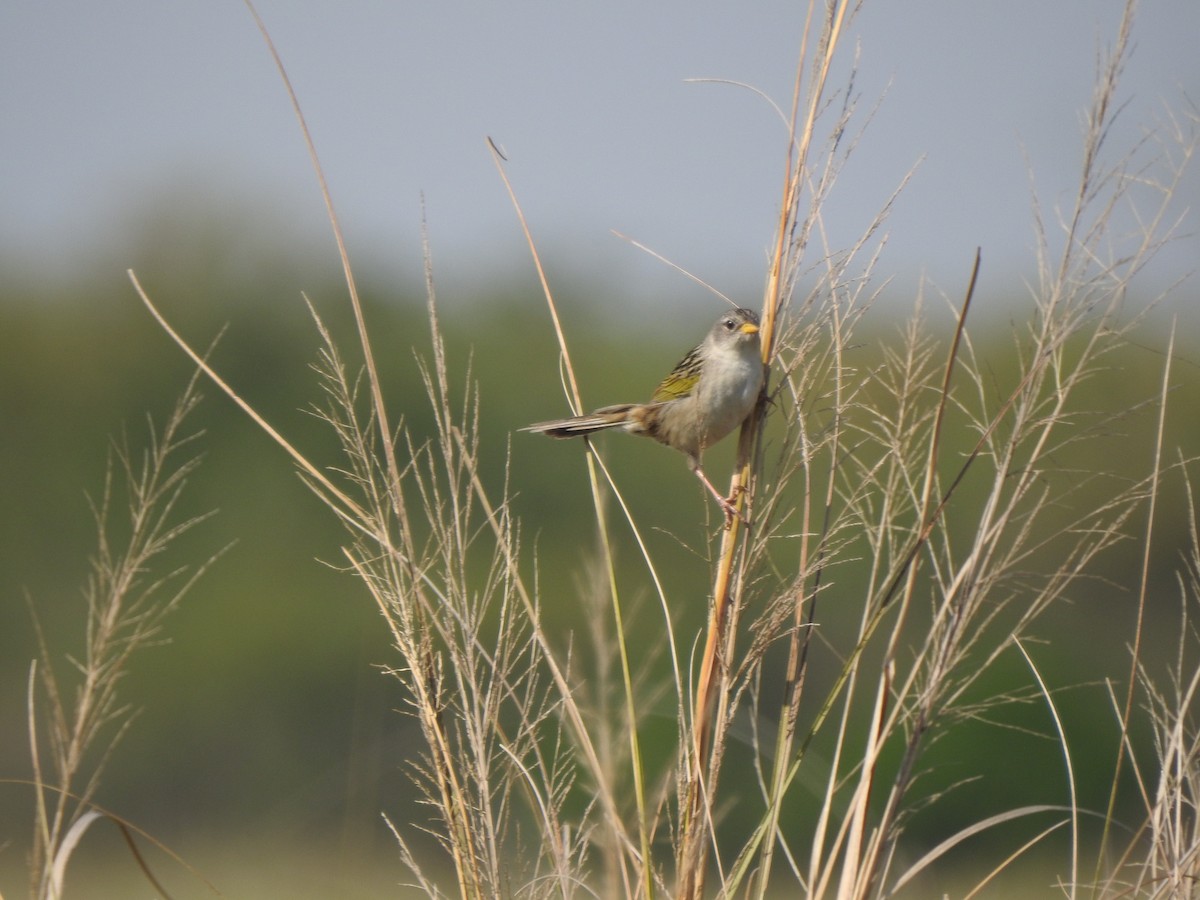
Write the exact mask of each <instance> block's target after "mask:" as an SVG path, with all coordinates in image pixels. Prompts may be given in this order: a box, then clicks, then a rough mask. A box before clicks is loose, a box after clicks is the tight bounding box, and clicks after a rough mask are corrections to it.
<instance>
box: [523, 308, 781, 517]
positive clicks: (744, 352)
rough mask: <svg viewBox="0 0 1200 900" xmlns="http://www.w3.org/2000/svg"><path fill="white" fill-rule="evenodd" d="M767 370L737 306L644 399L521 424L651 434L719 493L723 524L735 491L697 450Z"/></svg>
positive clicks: (576, 433) (723, 427)
mask: <svg viewBox="0 0 1200 900" xmlns="http://www.w3.org/2000/svg"><path fill="white" fill-rule="evenodd" d="M764 377H765V369H764V365H763V360H762V342H761V336H760V334H759V321H758V316H757V315H756V314H755V313H754V312H753V311H751V310H749V309H741V308H737V309H733V310H730V311H729V312H727V313H725V314H723V315H722V316H721V317H720V318H719V319H717V321H716V323H715V324H714V325H713V326H712V328H711V329H710V330H709V332H708V334H707V335H706V336H705V338H704V340H703V341H701V342H700V343H699V344H698V345H696V347H694V348H693V349H692V350H691V351H689V352H688V353H687V355H686V356H684V357H683V359H681V360H680V361H679V364H678V365H676V366H675V368H674V369H672V370H671V374H670V375H668V376H667V377H666V378H664V379H663V380H662V383H661V384H659V386H658V387H657V388H656V389H655V391H654V393H653V395H651V397H650V402H649V403H618V404H616V405H613V406H604V407H601V408H600V409H597V410H596V411H594V412H591V413H588V414H587V415H584V416H571V417H570V418H566V419H554V420H551V421H549V422H538V423H536V424H534V425H526V426H525V427H524V428H521V429H518V430H520V431H529V432H534V433H536V434H545V435H549V436H550V437H553V438H570V437H580V436H586V435H590V434H594V433H595V432H597V431H604V430H605V429H608V428H620V429H622V430H624V431H626V432H628V433H629V434H637V435H643V436H645V437H651V438H654V440H656V441H658V442H659V443H661V444H666V445H667V446H668V447H672V448H673V449H675V450H678V451H679V452H680V453H683V454H684V455H685V456H686V457H687V460H688V467H689V468H690V469H691V471H692V472H693V474H695V475H696V477H697V478H699V479H700V481H701V483H702V484H703V485H704V486H705V487H706V488H707V489H708V491H709V493H711V494H712V495H713V497H714V498H716V501H717V503H718V504H719V505H720V507H721V509H722V510H723V511H724V512H725V517H726V522H727V524H728V522H729V521H731V520H732V518H733V516H735V515H737V511H736V510H735V508H734V506H733V500H734V499H735V497H725V496H724V495H723V494H722V493H721V492H720V491H718V490H717V489H716V488H715V487H713V484H712V482H711V481H709V480H708V477H707V476H706V475H705V474H704V469H703V467H702V466H701V464H700V457H701V454H702V453H703V452H704V450H705V449H706V448H708V447H711V446H712V445H713V444H715V443H716V442H717V441H719V440H721V439H722V438H723V437H725V436H726V435H727V434H729V433H730V432H731V431H733V430H734V429H735V428H737V427H738V426H739V425H741V424H742V422H744V421H745V420H746V417H747V416H749V415H750V413H751V411H752V410H753V409H754V405H755V404H756V403H757V402H758V395H759V393H760V392H761V390H762V386H763V380H764Z"/></svg>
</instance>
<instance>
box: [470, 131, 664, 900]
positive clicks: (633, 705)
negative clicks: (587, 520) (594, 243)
mask: <svg viewBox="0 0 1200 900" xmlns="http://www.w3.org/2000/svg"><path fill="white" fill-rule="evenodd" d="M488 146H489V148H490V150H491V152H492V158H493V161H494V162H495V164H496V168H497V170H498V171H499V172H500V177H501V179H502V180H503V182H504V186H505V188H506V190H507V191H508V194H509V199H510V201H511V202H512V204H513V207H514V209H515V210H516V213H517V218H518V220H519V221H520V224H521V229H522V231H523V233H524V235H525V240H526V244H527V245H528V247H529V252H530V254H531V255H532V258H533V262H534V267H535V269H536V270H537V273H538V279H539V281H540V282H541V285H542V293H543V296H544V297H545V299H546V304H547V306H548V308H549V309H550V315H551V318H552V320H553V322H554V329H555V335H556V337H557V339H558V346H559V352H560V354H561V359H562V362H563V366H564V369H565V371H566V372H567V376H568V383H569V387H570V397H569V400H570V403H571V405H572V412H573V413H574V414H576V415H578V414H579V413H580V411H581V410H582V409H583V400H582V397H581V395H580V392H579V385H578V382H577V381H576V378H575V370H574V366H573V365H572V364H571V354H570V351H569V350H568V348H567V343H566V335H565V333H564V332H563V329H562V325H561V322H560V319H559V316H558V309H557V304H556V303H555V301H554V294H553V292H552V291H551V290H550V283H549V281H548V280H547V278H546V273H545V269H544V268H543V266H542V262H541V256H540V254H539V253H538V250H537V245H536V243H535V242H534V240H533V235H532V232H531V231H530V230H529V225H528V223H527V221H526V219H525V215H524V213H523V212H522V210H521V206H520V204H519V203H518V201H517V197H516V192H515V191H514V190H513V187H512V184H511V182H510V181H509V180H508V175H507V173H506V172H505V169H504V165H503V163H504V161H505V159H504V155H503V154H502V153H501V152H500V150H499V148H498V147H497V146H496V145H495V143H494V142H492V141H491V140H490V139H489V141H488ZM585 443H586V445H587V447H588V450H589V453H588V455H587V466H588V483H589V485H590V486H591V491H592V506H593V509H594V511H595V515H596V526H597V530H598V534H599V537H600V545H601V548H602V550H603V557H604V566H605V574H606V576H607V581H608V588H609V597H610V602H611V607H612V615H613V625H614V632H615V635H616V639H617V650H618V654H619V659H620V664H621V679H622V684H623V686H624V690H625V712H626V716H627V718H628V726H629V762H630V767H631V772H632V776H633V786H634V802H635V806H636V809H635V814H636V816H637V825H638V845H639V850H640V860H637V861H635V862H636V864H637V868H636V871H637V880H639V881H640V883H641V889H642V891H643V892H644V893H643V895H644V897H646V898H647V900H650V898H653V897H654V871H653V865H652V862H651V853H650V829H649V823H648V820H647V818H648V810H647V807H646V792H645V775H644V772H643V764H642V755H641V746H640V742H639V739H638V730H637V718H638V717H637V702H636V698H635V695H634V689H633V675H632V671H631V668H630V665H629V651H628V647H627V644H626V640H625V624H624V614H623V612H622V609H621V598H620V592H619V591H618V589H617V578H616V563H615V559H614V556H613V551H612V545H611V542H610V539H609V529H608V521H607V515H606V513H605V502H604V498H603V496H602V494H601V491H600V481H599V478H598V477H597V474H596V466H595V461H594V459H593V457H594V455H595V450H594V448H593V447H592V444H591V442H590V441H587V440H586V439H585ZM596 774H597V775H599V774H600V773H599V771H597V773H596ZM622 830H623V829H622Z"/></svg>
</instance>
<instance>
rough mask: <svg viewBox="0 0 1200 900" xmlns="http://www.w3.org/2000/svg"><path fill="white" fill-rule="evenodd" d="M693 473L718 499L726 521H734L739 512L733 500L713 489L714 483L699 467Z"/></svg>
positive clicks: (743, 518)
mask: <svg viewBox="0 0 1200 900" xmlns="http://www.w3.org/2000/svg"><path fill="white" fill-rule="evenodd" d="M692 471H693V472H695V473H696V477H697V478H699V479H700V482H701V483H702V484H703V485H704V486H705V487H706V488H708V491H709V493H711V494H712V495H713V497H714V498H716V501H717V503H718V504H720V506H721V509H722V510H723V511H724V512H725V521H726V522H727V523H728V522H730V521H732V520H733V517H734V516H737V515H738V511H737V510H736V509H735V508H734V506H733V498H732V497H726V496H725V495H724V494H722V493H721V492H720V491H718V490H717V489H716V488H715V487H713V484H712V482H711V481H709V480H708V476H706V475H705V474H704V470H703V469H702V468H700V466H699V465H696V466H694V467H693V468H692ZM739 518H741V519H742V521H743V522H745V521H746V519H745V517H744V516H739Z"/></svg>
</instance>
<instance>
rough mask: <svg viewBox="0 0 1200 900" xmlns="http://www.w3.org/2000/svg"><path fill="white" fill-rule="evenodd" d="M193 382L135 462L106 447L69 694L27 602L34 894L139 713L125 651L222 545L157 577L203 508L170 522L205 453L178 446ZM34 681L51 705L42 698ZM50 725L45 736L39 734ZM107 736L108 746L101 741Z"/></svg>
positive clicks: (143, 642)
mask: <svg viewBox="0 0 1200 900" xmlns="http://www.w3.org/2000/svg"><path fill="white" fill-rule="evenodd" d="M196 382H197V377H196V376H193V377H192V378H191V379H190V380H189V382H188V384H187V386H186V387H185V389H184V391H183V393H182V394H181V396H180V398H179V400H178V401H177V403H176V405H175V408H174V409H173V410H172V412H171V414H170V415H169V416H168V417H167V419H166V421H165V423H164V424H163V425H162V427H161V429H159V428H156V427H155V426H154V424H153V422H151V424H150V432H149V438H148V441H149V445H148V447H147V449H146V450H145V451H144V452H143V454H142V456H141V459H140V461H139V460H136V459H135V457H134V456H133V454H132V453H131V451H130V450H129V449H128V447H127V446H116V447H115V449H114V450H113V451H112V454H111V455H110V458H109V464H108V468H107V470H106V473H105V479H104V488H103V493H102V495H101V499H100V500H99V502H93V504H92V512H93V518H94V520H95V527H96V536H97V550H96V553H95V554H94V556H93V557H92V560H91V569H92V571H91V574H90V575H89V577H88V580H87V583H86V585H85V587H84V590H83V594H84V597H85V599H86V602H87V614H86V618H85V622H86V632H85V635H84V640H83V652H82V654H79V655H78V656H74V655H72V656H71V657H69V658H70V659H71V664H72V667H73V668H74V669H75V670H76V671H77V672H78V674H79V681H78V683H77V684H76V685H75V686H74V689H73V690H72V692H71V695H72V696H71V699H67V698H66V697H65V696H64V691H63V687H62V683H61V681H60V679H59V678H58V676H57V675H56V674H55V670H54V667H53V665H52V664H51V659H52V654H51V648H50V646H49V643H48V641H47V639H46V636H45V634H44V632H43V631H42V627H41V623H40V621H39V619H38V616H37V613H36V609H35V608H34V607H33V606H32V604H31V605H30V612H31V614H32V615H33V622H34V630H35V633H36V635H37V640H38V647H39V651H40V656H41V658H40V660H35V662H34V663H33V664H32V665H31V668H30V682H29V686H28V695H27V704H28V706H27V715H28V727H29V736H28V737H29V750H30V754H31V760H32V765H33V774H34V782H33V784H34V791H35V813H34V834H33V850H32V859H31V863H30V878H31V885H30V887H31V895H32V896H34V897H37V898H39V900H57V898H58V897H59V896H60V894H61V891H62V884H63V878H64V875H65V871H66V867H67V864H68V862H69V860H70V858H71V856H72V855H73V852H74V849H75V846H76V845H77V843H78V840H79V839H80V838H81V837H82V835H83V833H84V831H86V830H87V827H88V825H89V824H90V822H91V821H92V819H93V818H94V816H93V813H92V812H91V809H92V807H94V798H95V794H96V791H97V790H98V788H99V784H100V777H101V775H102V773H103V771H104V769H105V767H106V765H107V762H108V760H109V758H110V757H111V754H112V753H113V751H114V749H115V748H116V746H117V745H118V744H119V743H120V741H121V739H122V738H123V736H124V735H125V733H126V732H127V731H128V729H129V727H130V725H131V724H132V720H133V712H132V710H131V709H130V708H129V707H128V706H127V705H124V704H122V703H121V702H120V699H119V696H120V694H119V687H120V684H121V679H122V678H123V676H124V675H125V673H126V671H127V669H128V666H129V663H130V660H131V659H132V657H133V656H134V655H135V654H136V653H137V652H138V651H139V650H140V649H142V648H143V647H145V646H147V645H149V644H152V643H153V642H154V641H155V639H156V637H157V636H158V634H159V633H160V631H161V629H162V623H163V619H164V617H165V616H166V615H167V614H168V613H169V612H171V611H172V610H173V609H174V608H175V607H176V606H178V605H179V603H180V602H181V601H182V599H183V597H184V595H185V594H186V593H187V592H188V590H190V588H191V587H192V586H193V585H194V584H195V582H196V581H197V579H199V578H200V577H201V576H202V575H203V574H204V573H205V572H206V571H207V569H208V567H209V566H210V565H212V564H213V563H215V561H216V560H217V559H218V558H219V557H220V555H221V553H222V552H223V551H221V552H218V553H216V554H214V555H213V556H211V557H210V558H209V559H208V560H207V561H205V562H204V563H203V564H201V565H200V566H197V567H195V568H194V569H192V570H191V571H190V572H189V571H188V568H187V567H180V568H176V569H174V570H172V571H170V572H168V573H167V574H165V575H163V576H158V577H152V576H151V572H152V571H153V566H154V564H155V562H156V560H157V559H158V558H159V557H160V556H161V555H162V554H163V553H164V552H166V551H167V549H168V548H169V547H170V546H171V545H172V544H173V543H175V541H176V540H177V539H178V538H179V537H181V536H182V535H184V534H185V533H187V532H188V531H190V530H191V529H192V528H193V527H194V526H195V525H197V524H199V523H200V522H202V521H204V520H205V519H207V518H208V515H201V516H196V517H192V518H189V519H185V520H183V521H180V522H175V521H173V519H174V518H175V516H176V513H177V507H178V503H179V501H180V498H181V496H182V493H183V490H184V488H185V487H186V485H187V480H188V478H189V476H190V475H191V474H192V472H194V470H195V469H196V467H197V466H198V465H199V462H200V459H199V457H198V456H194V457H191V458H186V459H183V460H181V461H177V457H178V456H179V454H180V452H181V451H182V450H183V449H184V448H186V447H188V446H189V445H190V444H191V443H192V442H194V441H195V440H196V439H197V438H198V437H199V436H200V432H197V433H195V434H191V435H185V434H182V433H181V432H182V429H183V427H184V425H185V422H186V420H187V418H188V416H189V415H190V413H191V412H192V411H193V410H194V409H195V407H196V405H197V403H198V402H199V395H198V394H197V393H196ZM118 467H119V471H120V473H121V477H122V479H123V482H124V485H125V490H126V493H127V502H126V506H125V510H124V517H123V518H124V520H125V521H126V522H127V525H128V533H127V534H122V536H121V538H120V540H119V541H116V540H113V539H112V538H111V536H110V529H111V528H113V527H114V524H113V520H114V518H115V517H116V513H115V512H114V509H113V506H114V493H115V488H114V478H115V476H114V469H115V468H118ZM176 582H178V584H177V586H175V587H173V588H171V590H172V593H170V594H167V595H166V596H163V594H164V592H165V590H166V589H167V587H168V585H171V584H175V583H176ZM39 685H40V687H41V694H42V696H43V698H44V700H45V707H46V711H45V712H44V713H42V712H41V711H40V707H39V703H38V690H37V688H38V686H39ZM43 729H44V730H45V733H46V737H47V738H48V740H47V741H46V742H45V744H43V742H42V741H41V740H40V738H39V731H40V730H43ZM102 738H103V739H104V740H105V745H104V746H100V742H101V739H102ZM46 757H48V759H47V758H46ZM85 817H88V818H85Z"/></svg>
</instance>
